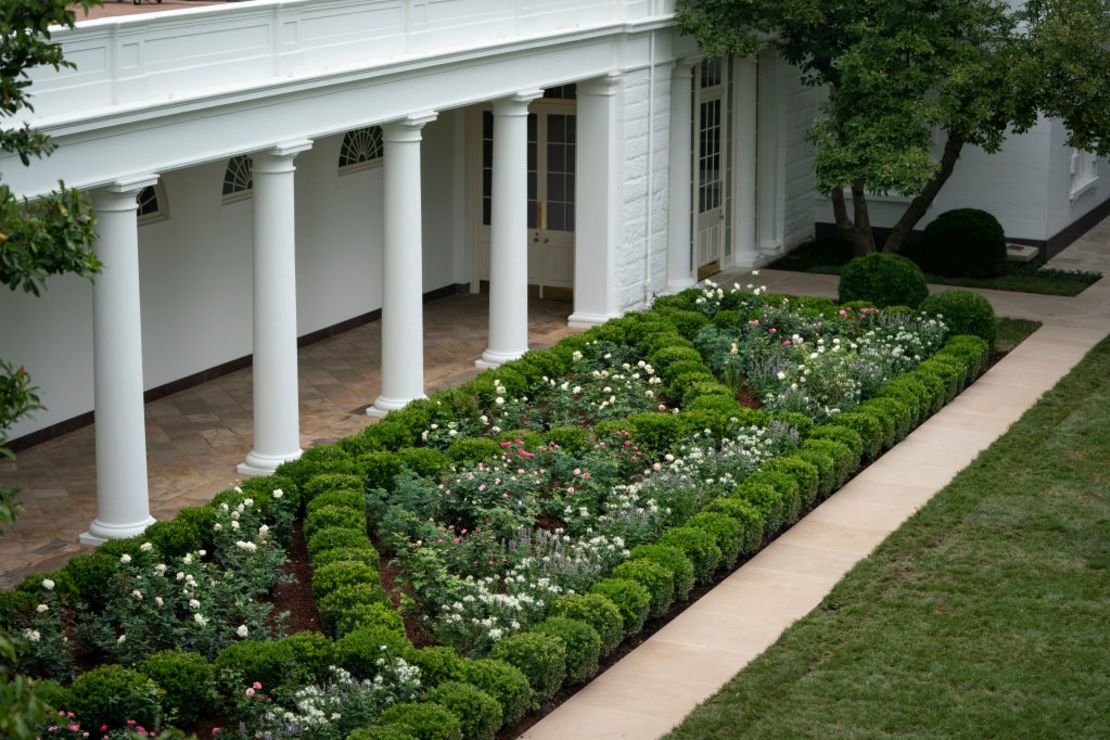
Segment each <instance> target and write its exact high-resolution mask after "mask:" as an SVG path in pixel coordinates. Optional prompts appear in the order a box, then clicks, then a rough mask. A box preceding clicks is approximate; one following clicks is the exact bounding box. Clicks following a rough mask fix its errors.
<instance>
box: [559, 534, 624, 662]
mask: <svg viewBox="0 0 1110 740" xmlns="http://www.w3.org/2000/svg"><path fill="white" fill-rule="evenodd" d="M632 552H633V556H634V557H636V555H635V552H636V550H635V549H634V550H633V551H632ZM551 614H553V615H555V616H559V617H567V618H569V619H577V620H579V621H582V622H585V623H586V624H588V625H590V626H591V627H593V628H594V630H595V631H596V632H597V634H598V637H599V638H600V639H601V654H602V655H608V654H609V653H611V652H613V650H615V649H616V648H617V646H618V645H620V643H621V640H623V639H624V634H625V631H624V617H622V616H621V611H620V609H618V608H617V605H616V604H614V603H613V602H612V601H611V600H610V599H608V598H606V597H605V596H602V595H601V594H563V595H562V596H557V597H555V601H554V602H553V603H552V605H551Z"/></svg>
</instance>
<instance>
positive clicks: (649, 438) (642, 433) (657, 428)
mask: <svg viewBox="0 0 1110 740" xmlns="http://www.w3.org/2000/svg"><path fill="white" fill-rule="evenodd" d="M627 429H628V430H629V431H630V432H631V433H632V438H633V439H634V440H635V441H636V443H637V444H639V445H641V446H642V447H644V448H646V449H648V450H654V451H656V452H660V453H661V452H665V451H667V450H670V449H672V448H673V447H674V446H675V445H676V444H677V443H678V440H679V436H680V431H681V430H680V428H679V423H678V419H677V418H675V416H674V415H673V414H652V413H648V414H633V415H632V416H630V417H628V419H627Z"/></svg>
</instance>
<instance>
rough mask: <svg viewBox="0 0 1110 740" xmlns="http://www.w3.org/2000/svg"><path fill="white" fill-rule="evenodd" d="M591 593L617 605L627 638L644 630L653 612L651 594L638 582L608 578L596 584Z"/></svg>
mask: <svg viewBox="0 0 1110 740" xmlns="http://www.w3.org/2000/svg"><path fill="white" fill-rule="evenodd" d="M590 593H594V594H600V595H601V596H604V597H605V598H607V599H609V601H612V602H613V603H614V604H616V606H617V609H618V610H619V611H620V613H621V619H623V620H624V634H625V636H628V635H634V634H636V633H637V632H639V631H640V630H641V629H643V628H644V622H646V621H647V618H648V613H649V612H650V611H651V594H650V593H648V590H647V589H646V588H644V587H643V586H641V585H640V584H639V583H637V582H636V581H629V580H627V579H625V578H606V579H603V580H601V581H598V582H597V583H595V584H594V585H593V586H592V587H591V588H590Z"/></svg>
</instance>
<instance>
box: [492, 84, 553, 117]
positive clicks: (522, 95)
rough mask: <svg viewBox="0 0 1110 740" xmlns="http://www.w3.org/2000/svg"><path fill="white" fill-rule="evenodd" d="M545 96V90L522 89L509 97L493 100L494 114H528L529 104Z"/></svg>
mask: <svg viewBox="0 0 1110 740" xmlns="http://www.w3.org/2000/svg"><path fill="white" fill-rule="evenodd" d="M542 97H543V90H539V89H535V90H521V91H519V92H515V93H513V94H512V95H509V96H508V97H504V98H499V99H497V100H495V101H493V115H495V116H526V115H528V104H529V103H531V102H532V101H533V100H536V99H538V98H542Z"/></svg>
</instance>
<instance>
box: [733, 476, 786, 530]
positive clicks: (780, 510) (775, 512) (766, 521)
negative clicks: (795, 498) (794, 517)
mask: <svg viewBox="0 0 1110 740" xmlns="http://www.w3.org/2000/svg"><path fill="white" fill-rule="evenodd" d="M731 498H735V499H736V500H737V501H741V502H744V503H747V504H749V505H750V506H751V507H752V508H753V509H755V510H756V511H757V512H759V515H760V516H761V517H763V539H770V537H771V536H772V535H773V534H774V533H775V532H778V531H779V530H780V529H782V528H783V527H784V526H785V525H786V522H787V520H788V517H787V511H788V509H789V504H788V502H787V501H786V499H785V497H784V496H783V495H782V493H780V492H779V491H778V490H777V489H776V488H775V487H774V486H773V485H771V484H769V483H761V482H759V481H752V480H751V479H749V480H746V481H744V482H743V483H741V484H740V485H739V486H737V487H736V488H735V489H734V490H733V492H732V495H731Z"/></svg>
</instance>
